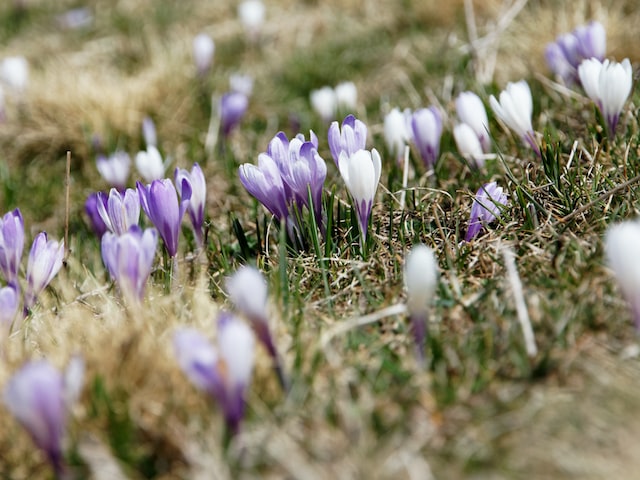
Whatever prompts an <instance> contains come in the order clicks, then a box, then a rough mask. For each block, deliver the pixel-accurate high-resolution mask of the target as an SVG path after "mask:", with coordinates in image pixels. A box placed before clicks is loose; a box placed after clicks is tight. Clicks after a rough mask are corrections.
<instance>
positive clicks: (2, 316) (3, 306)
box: [0, 285, 20, 341]
mask: <svg viewBox="0 0 640 480" xmlns="http://www.w3.org/2000/svg"><path fill="white" fill-rule="evenodd" d="M19 303H20V295H19V293H18V289H17V287H14V286H13V285H9V286H6V287H3V288H0V341H1V340H2V338H3V337H4V336H5V335H6V334H7V333H8V332H9V330H10V329H11V325H12V324H13V320H14V319H15V318H16V313H17V312H18V304H19Z"/></svg>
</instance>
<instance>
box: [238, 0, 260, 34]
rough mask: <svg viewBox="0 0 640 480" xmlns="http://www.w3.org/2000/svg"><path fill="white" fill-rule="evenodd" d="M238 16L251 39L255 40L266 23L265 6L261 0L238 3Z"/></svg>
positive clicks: (246, 0)
mask: <svg viewBox="0 0 640 480" xmlns="http://www.w3.org/2000/svg"><path fill="white" fill-rule="evenodd" d="M238 17H239V18H240V22H241V23H242V25H243V26H244V28H245V30H246V32H247V35H248V36H249V39H250V40H252V41H255V40H256V39H257V38H258V36H259V35H260V30H261V29H262V24H263V23H264V17H265V8H264V3H262V1H261V0H245V1H244V2H242V3H240V5H238Z"/></svg>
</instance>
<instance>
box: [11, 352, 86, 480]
mask: <svg viewBox="0 0 640 480" xmlns="http://www.w3.org/2000/svg"><path fill="white" fill-rule="evenodd" d="M83 374H84V363H83V361H82V359H81V358H80V357H76V359H75V360H72V361H71V362H70V364H69V367H68V368H67V372H66V374H65V375H64V376H63V375H62V374H61V373H60V371H58V370H57V369H56V368H55V367H53V366H52V365H51V364H50V363H49V362H48V361H46V360H35V361H31V362H28V363H27V364H25V365H24V366H23V367H22V368H21V369H20V370H18V371H17V372H16V373H15V374H14V375H13V377H11V379H10V380H9V382H8V383H7V385H6V387H5V389H4V397H3V400H4V404H5V405H6V406H7V409H8V410H9V411H10V412H11V413H12V414H13V416H14V417H15V418H16V419H17V420H18V422H20V424H22V426H23V427H24V428H25V429H26V430H27V431H28V432H29V434H30V435H31V438H32V439H33V441H34V443H35V444H36V445H37V446H38V448H40V449H42V450H43V451H44V452H45V454H46V455H47V459H48V460H49V462H50V463H51V466H52V467H53V469H54V472H55V475H56V477H57V478H62V477H63V474H64V468H65V467H64V459H63V453H62V446H63V445H62V444H63V439H64V436H65V428H66V423H67V416H68V413H69V409H70V407H71V405H72V404H73V403H74V402H75V401H76V400H77V397H78V395H79V393H80V390H81V388H82V382H83V380H82V377H83Z"/></svg>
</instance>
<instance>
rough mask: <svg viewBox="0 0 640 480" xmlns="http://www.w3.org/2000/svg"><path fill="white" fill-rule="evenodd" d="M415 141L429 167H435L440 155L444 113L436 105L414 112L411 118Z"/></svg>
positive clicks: (425, 163)
mask: <svg viewBox="0 0 640 480" xmlns="http://www.w3.org/2000/svg"><path fill="white" fill-rule="evenodd" d="M411 128H412V131H413V141H414V142H415V144H416V146H417V147H418V151H419V152H420V157H422V161H423V162H424V165H425V166H426V167H427V168H433V167H434V166H435V164H436V161H437V160H438V157H439V155H440V138H441V137H442V115H441V114H440V111H439V110H438V109H437V108H436V107H429V108H421V109H420V110H416V111H415V112H414V113H413V117H412V120H411Z"/></svg>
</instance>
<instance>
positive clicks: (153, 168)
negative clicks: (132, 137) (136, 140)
mask: <svg viewBox="0 0 640 480" xmlns="http://www.w3.org/2000/svg"><path fill="white" fill-rule="evenodd" d="M136 168H137V169H138V172H139V173H140V175H142V178H143V179H144V181H145V182H147V183H151V182H153V181H154V180H160V179H161V178H163V177H164V169H165V166H164V162H163V161H162V156H161V155H160V152H159V151H158V149H157V148H156V147H154V146H153V145H148V146H147V151H146V152H145V151H144V150H143V151H141V152H138V154H137V155H136Z"/></svg>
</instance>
